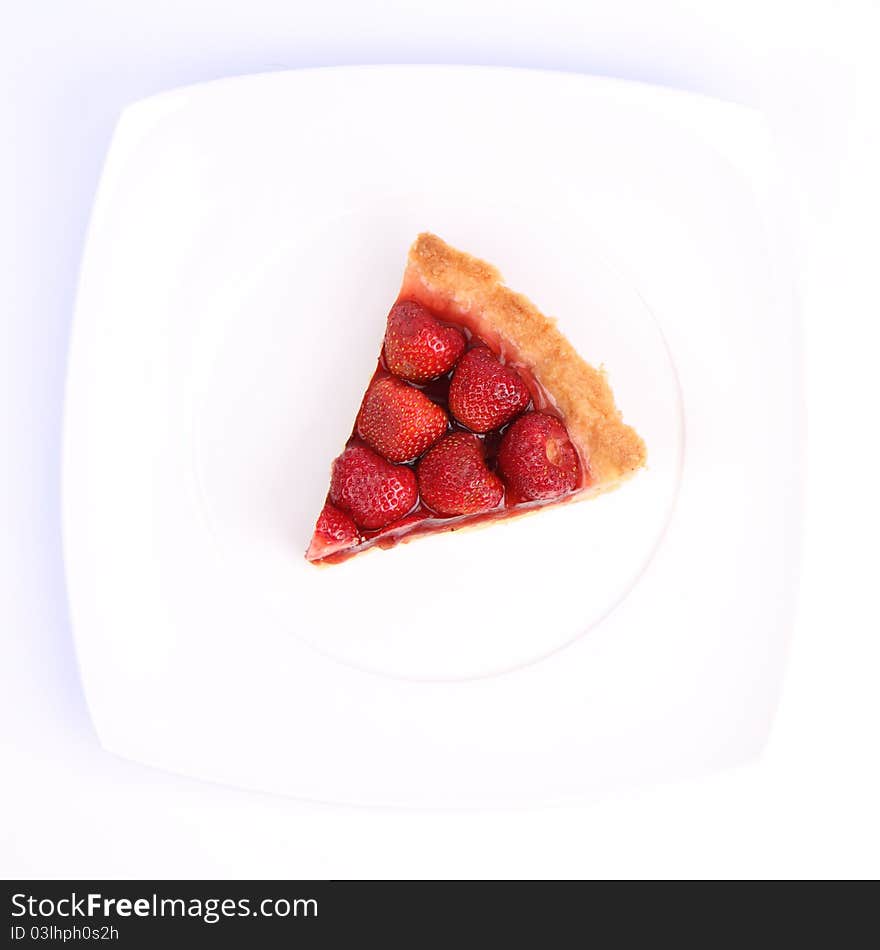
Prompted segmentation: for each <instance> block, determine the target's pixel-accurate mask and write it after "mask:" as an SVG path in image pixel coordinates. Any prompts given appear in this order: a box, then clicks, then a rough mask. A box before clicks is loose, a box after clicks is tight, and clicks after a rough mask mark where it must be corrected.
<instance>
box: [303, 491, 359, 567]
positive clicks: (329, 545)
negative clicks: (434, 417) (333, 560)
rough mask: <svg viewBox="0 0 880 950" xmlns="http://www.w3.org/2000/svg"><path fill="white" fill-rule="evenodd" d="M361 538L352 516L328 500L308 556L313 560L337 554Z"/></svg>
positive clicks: (319, 518)
mask: <svg viewBox="0 0 880 950" xmlns="http://www.w3.org/2000/svg"><path fill="white" fill-rule="evenodd" d="M359 538H360V532H359V531H358V529H357V526H356V525H355V523H354V522H353V521H352V520H351V518H349V517H348V515H347V514H345V512H342V511H340V510H339V509H338V508H336V507H334V506H333V505H331V504H330V502H329V501H328V502H326V503H325V505H324V507H323V508H322V509H321V514H320V515H318V523H317V525H315V534H314V537H313V538H312V543H311V544H310V545H309V550H308V551H307V552H306V557H307V558H309V560H312V561H313V560H315V559H316V558H320V557H327V555H328V554H335V553H336V552H337V551H343V550H345V548H350V547H351V546H352V545H353V544H357V542H358V539H359Z"/></svg>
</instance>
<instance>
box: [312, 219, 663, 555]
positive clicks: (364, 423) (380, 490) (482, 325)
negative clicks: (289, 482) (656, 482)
mask: <svg viewBox="0 0 880 950" xmlns="http://www.w3.org/2000/svg"><path fill="white" fill-rule="evenodd" d="M644 463H645V444H644V442H643V441H642V439H641V438H640V437H639V435H638V434H637V433H636V432H635V430H634V429H633V428H631V427H630V426H628V425H626V424H625V423H624V422H623V420H622V418H621V414H620V411H619V410H618V408H617V406H616V405H615V402H614V396H613V395H612V392H611V388H610V387H609V385H608V381H607V379H606V377H605V373H604V372H603V371H602V370H598V369H594V368H593V367H592V366H590V365H589V364H588V363H586V362H585V361H584V360H583V359H581V357H580V356H579V355H578V354H577V353H576V352H575V350H574V348H573V347H572V345H571V344H570V343H569V342H568V340H567V339H566V338H565V336H564V335H563V334H562V333H561V332H560V331H559V329H558V328H557V326H556V323H555V321H554V320H552V319H550V318H548V317H545V316H544V315H543V314H542V313H541V312H540V311H539V310H538V309H537V307H535V305H534V304H533V303H532V302H531V301H530V300H528V299H527V298H526V297H524V296H522V295H521V294H518V293H515V292H514V291H512V290H510V289H509V288H508V287H506V286H505V285H504V283H503V282H502V279H501V275H500V274H499V272H498V271H497V270H496V269H495V268H494V267H493V266H492V265H491V264H487V263H486V262H485V261H481V260H478V259H477V258H476V257H471V255H469V254H466V253H464V252H463V251H458V250H456V249H455V248H453V247H450V246H449V245H448V244H446V243H445V242H444V241H442V240H441V239H440V238H438V237H437V236H436V235H433V234H421V235H419V237H418V238H417V240H416V242H415V244H413V246H412V248H411V249H410V252H409V259H408V262H407V267H406V272H405V274H404V278H403V286H402V287H401V289H400V294H399V295H398V298H397V301H396V303H395V304H394V306H393V307H392V308H391V312H390V313H389V314H388V320H387V324H386V328H385V338H384V343H383V346H382V352H381V354H380V357H379V364H378V366H377V368H376V372H375V373H374V375H373V378H372V379H371V380H370V384H369V386H368V387H367V390H366V393H365V394H364V399H363V402H362V404H361V408H360V410H359V412H358V415H357V419H356V421H355V424H354V428H353V430H352V434H351V436H350V437H349V439H348V442H347V443H346V446H345V449H344V451H343V452H342V454H341V455H340V456H339V457H338V458H337V459H336V460H335V461H334V462H333V467H332V472H331V480H330V490H329V492H328V495H327V500H326V503H325V505H324V508H323V509H322V511H321V513H320V515H319V517H318V523H317V526H316V528H315V533H314V536H313V537H312V541H311V544H310V545H309V549H308V551H307V553H306V557H307V558H308V560H310V561H314V562H321V563H333V562H336V561H340V560H345V559H347V558H349V557H352V556H353V555H355V554H358V553H360V552H361V551H364V550H367V549H368V548H370V547H373V546H380V547H391V546H393V545H395V544H398V543H399V542H402V541H408V540H410V539H411V538H413V537H418V536H423V535H426V534H431V533H434V532H438V531H448V530H451V529H453V528H458V527H462V526H465V525H471V524H476V523H479V522H486V521H489V520H500V519H503V518H510V517H514V516H516V515H520V514H523V513H525V512H527V511H530V510H533V509H535V508H540V507H544V506H547V505H558V504H563V503H567V502H571V501H575V500H579V499H582V498H587V497H590V496H592V495H594V494H597V493H598V492H601V491H605V490H608V489H610V488H614V487H615V486H616V485H618V484H619V483H620V482H621V481H623V480H624V479H625V478H627V477H629V476H630V475H632V474H633V473H634V472H636V471H637V470H638V469H639V468H641V467H642V466H643V465H644Z"/></svg>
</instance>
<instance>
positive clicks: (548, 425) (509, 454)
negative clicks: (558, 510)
mask: <svg viewBox="0 0 880 950" xmlns="http://www.w3.org/2000/svg"><path fill="white" fill-rule="evenodd" d="M498 471H499V472H500V473H501V475H502V477H503V478H504V480H505V482H507V485H508V488H510V489H511V491H512V492H513V494H514V495H515V496H516V498H517V500H520V499H521V500H523V501H538V500H544V501H546V500H548V499H550V498H558V497H559V496H560V495H564V494H565V493H566V492H569V491H572V490H573V489H574V488H575V487H576V486H577V481H578V456H577V452H576V451H575V447H574V446H573V445H572V444H571V441H570V440H569V438H568V433H567V432H566V431H565V426H564V425H563V424H562V423H561V422H560V421H559V420H558V419H556V418H554V417H553V416H548V415H546V414H545V413H543V412H528V413H526V414H525V415H524V416H522V417H521V418H519V419H517V420H516V422H514V423H513V424H512V425H511V426H510V428H509V429H508V430H507V431H506V432H505V433H504V435H503V436H502V438H501V445H500V446H499V448H498Z"/></svg>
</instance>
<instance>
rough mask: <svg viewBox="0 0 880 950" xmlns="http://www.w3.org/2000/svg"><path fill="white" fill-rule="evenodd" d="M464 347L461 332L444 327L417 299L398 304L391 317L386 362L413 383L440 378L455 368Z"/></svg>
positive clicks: (386, 340)
mask: <svg viewBox="0 0 880 950" xmlns="http://www.w3.org/2000/svg"><path fill="white" fill-rule="evenodd" d="M464 348H465V338H464V334H463V333H462V332H461V330H457V329H456V328H455V327H447V326H444V325H443V324H442V323H441V322H440V321H439V320H438V319H437V318H436V317H435V316H434V315H433V314H432V313H431V312H430V310H427V309H426V308H425V307H423V306H422V305H421V304H420V303H416V302H415V301H414V300H401V301H398V303H396V304H395V305H394V306H393V307H392V308H391V313H389V314H388V326H387V328H386V330H385V362H386V363H387V364H388V369H390V370H391V372H392V373H394V375H395V376H401V377H402V378H403V379H408V380H410V382H413V383H426V382H428V380H430V379H436V378H437V377H438V376H442V375H443V374H444V373H448V372H449V370H451V369H452V367H453V366H455V363H456V361H457V360H458V358H459V356H461V354H462V353H463V352H464Z"/></svg>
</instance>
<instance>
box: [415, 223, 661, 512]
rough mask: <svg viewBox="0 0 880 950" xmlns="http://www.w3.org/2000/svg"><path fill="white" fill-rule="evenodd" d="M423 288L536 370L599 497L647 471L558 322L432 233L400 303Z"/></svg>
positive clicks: (595, 373) (634, 441) (604, 388)
mask: <svg viewBox="0 0 880 950" xmlns="http://www.w3.org/2000/svg"><path fill="white" fill-rule="evenodd" d="M418 286H421V287H423V288H424V289H425V291H427V293H428V294H429V295H431V296H433V297H438V296H439V297H441V298H442V299H444V300H446V301H448V303H449V304H450V305H451V306H452V307H453V308H454V309H456V310H458V311H460V312H461V313H463V314H468V315H471V316H473V317H475V318H476V319H477V320H478V321H485V322H486V323H488V325H489V326H490V327H491V329H492V330H493V331H494V333H496V334H497V335H498V337H499V339H500V341H501V343H502V344H506V345H507V347H508V348H509V349H510V350H512V351H514V352H515V353H517V354H518V355H519V357H520V358H521V359H522V361H523V362H524V363H526V364H527V365H528V366H529V369H530V371H531V373H532V374H533V375H534V377H535V379H536V380H537V381H538V383H539V384H540V386H541V387H542V388H543V389H544V390H545V391H546V393H547V394H548V395H549V396H550V397H551V399H552V400H553V402H554V404H555V407H556V408H557V409H558V411H559V413H560V414H561V415H562V418H563V420H564V422H565V425H566V427H567V429H568V432H569V435H570V436H571V438H572V441H573V442H574V443H575V444H576V445H577V446H578V448H579V450H580V451H581V453H582V454H583V455H584V456H585V460H586V462H587V465H588V466H589V470H590V476H591V480H592V486H593V488H594V489H595V488H598V487H600V486H601V487H602V488H603V489H609V488H611V487H613V486H614V484H615V483H617V482H620V481H622V480H624V479H625V478H627V477H628V476H630V475H632V474H634V473H635V472H636V471H637V470H638V469H640V468H642V466H644V464H645V459H646V449H645V443H644V441H643V440H642V438H641V436H640V435H639V434H638V433H637V432H636V431H635V429H633V427H632V426H630V425H627V424H626V423H625V422H624V421H623V419H622V416H621V413H620V410H619V409H618V408H617V405H616V403H615V401H614V394H613V392H612V391H611V386H610V385H609V383H608V379H607V377H606V375H605V372H604V370H603V369H596V368H595V367H593V366H591V365H590V364H589V363H587V362H586V361H585V360H584V359H582V358H581V357H580V356H579V354H578V353H577V351H576V350H575V349H574V347H573V346H572V345H571V343H569V341H568V339H567V338H566V337H565V335H564V334H563V333H561V332H560V330H559V329H558V328H557V326H556V321H555V320H554V319H552V318H550V317H547V316H545V315H544V314H543V313H542V312H541V311H540V310H539V309H538V308H537V307H536V306H535V305H534V304H533V303H532V302H531V300H529V299H528V297H525V296H524V295H523V294H520V293H517V292H516V291H513V290H511V289H510V288H509V287H507V286H506V285H505V284H504V281H503V278H502V276H501V273H500V272H499V271H498V270H497V268H495V267H493V266H492V265H491V264H489V263H487V262H486V261H483V260H480V259H479V258H476V257H473V256H472V255H470V254H467V253H465V252H464V251H459V250H457V249H456V248H454V247H451V246H450V245H449V244H447V243H446V242H445V241H443V240H442V239H441V238H439V237H437V235H435V234H431V233H428V232H425V233H423V234H420V235H419V236H418V237H417V238H416V240H415V242H414V243H413V245H412V247H411V248H410V251H409V257H408V261H407V268H406V272H405V274H404V280H403V287H402V290H401V296H404V295H405V294H406V293H407V292H412V291H413V290H415V289H417V287H418ZM592 494H593V492H588V493H587V495H588V496H589V495H592Z"/></svg>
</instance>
